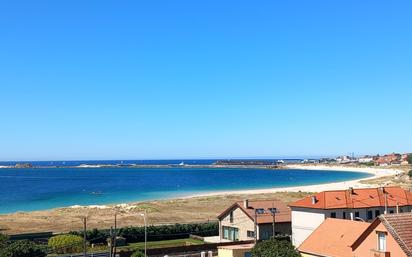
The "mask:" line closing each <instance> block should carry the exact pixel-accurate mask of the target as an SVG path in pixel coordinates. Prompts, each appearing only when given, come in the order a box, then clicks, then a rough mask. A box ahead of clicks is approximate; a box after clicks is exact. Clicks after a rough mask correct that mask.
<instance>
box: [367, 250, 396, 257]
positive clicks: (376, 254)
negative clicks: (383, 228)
mask: <svg viewBox="0 0 412 257" xmlns="http://www.w3.org/2000/svg"><path fill="white" fill-rule="evenodd" d="M371 257H391V253H390V252H382V251H379V250H375V249H371Z"/></svg>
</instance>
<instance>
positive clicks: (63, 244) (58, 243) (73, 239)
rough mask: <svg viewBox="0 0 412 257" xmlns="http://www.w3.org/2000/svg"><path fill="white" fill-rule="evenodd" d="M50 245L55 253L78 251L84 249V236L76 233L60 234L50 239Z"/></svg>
mask: <svg viewBox="0 0 412 257" xmlns="http://www.w3.org/2000/svg"><path fill="white" fill-rule="evenodd" d="M48 245H49V247H50V249H51V250H52V251H53V252H54V253H77V252H81V251H82V250H83V238H82V237H80V236H76V235H71V234H67V235H58V236H54V237H51V238H50V239H49V244H48Z"/></svg>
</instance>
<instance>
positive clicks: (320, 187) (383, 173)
mask: <svg viewBox="0 0 412 257" xmlns="http://www.w3.org/2000/svg"><path fill="white" fill-rule="evenodd" d="M285 167H286V168H289V169H300V170H324V171H328V170H335V171H348V172H349V171H353V172H364V173H368V174H371V175H372V176H371V177H369V178H366V179H356V180H348V181H343V182H335V183H325V184H316V185H307V186H294V187H276V188H267V189H256V190H236V191H221V192H211V193H204V194H196V195H194V196H195V197H199V196H213V195H233V194H251V195H252V194H267V193H276V192H320V191H328V190H340V189H345V188H349V187H353V188H361V187H376V186H379V185H376V184H364V183H362V182H361V181H362V180H370V179H377V178H383V177H388V176H394V175H397V174H401V173H403V171H402V170H400V169H390V168H380V167H371V168H369V167H349V166H338V165H333V166H332V165H311V164H291V165H286V166H285ZM194 196H188V198H190V197H194Z"/></svg>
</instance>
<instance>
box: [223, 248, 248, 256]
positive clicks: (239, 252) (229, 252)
mask: <svg viewBox="0 0 412 257" xmlns="http://www.w3.org/2000/svg"><path fill="white" fill-rule="evenodd" d="M217 252H218V257H245V253H247V252H251V250H250V249H218V250H217Z"/></svg>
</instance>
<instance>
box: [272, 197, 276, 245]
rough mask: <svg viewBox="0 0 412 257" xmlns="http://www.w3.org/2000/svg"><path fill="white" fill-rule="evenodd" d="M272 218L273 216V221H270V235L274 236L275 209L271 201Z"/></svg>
mask: <svg viewBox="0 0 412 257" xmlns="http://www.w3.org/2000/svg"><path fill="white" fill-rule="evenodd" d="M271 213H272V218H273V223H272V237H273V238H275V215H276V209H275V207H274V204H273V203H272V211H271Z"/></svg>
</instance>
